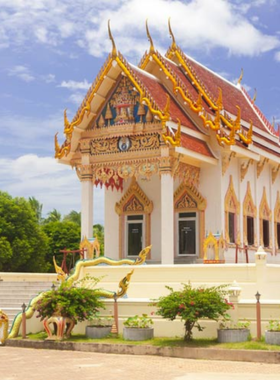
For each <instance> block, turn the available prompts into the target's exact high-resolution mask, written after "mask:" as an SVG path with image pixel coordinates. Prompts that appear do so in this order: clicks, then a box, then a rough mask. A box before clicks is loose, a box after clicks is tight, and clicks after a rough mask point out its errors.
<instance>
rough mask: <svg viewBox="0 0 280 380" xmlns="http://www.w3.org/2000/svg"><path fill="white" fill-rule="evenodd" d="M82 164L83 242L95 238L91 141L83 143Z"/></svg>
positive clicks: (83, 141) (80, 173)
mask: <svg viewBox="0 0 280 380" xmlns="http://www.w3.org/2000/svg"><path fill="white" fill-rule="evenodd" d="M81 153H82V162H81V164H82V165H81V166H80V168H79V178H80V181H81V240H83V239H84V237H86V238H88V239H90V238H92V237H93V183H92V178H93V173H92V166H91V164H90V141H89V140H86V139H85V140H82V141H81Z"/></svg>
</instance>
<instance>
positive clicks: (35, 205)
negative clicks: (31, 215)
mask: <svg viewBox="0 0 280 380" xmlns="http://www.w3.org/2000/svg"><path fill="white" fill-rule="evenodd" d="M28 202H29V204H30V206H31V208H32V210H33V211H34V212H35V215H36V219H37V222H38V224H42V210H43V204H42V203H40V202H39V201H38V200H37V199H36V198H35V197H29V198H28Z"/></svg>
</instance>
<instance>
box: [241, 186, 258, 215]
mask: <svg viewBox="0 0 280 380" xmlns="http://www.w3.org/2000/svg"><path fill="white" fill-rule="evenodd" d="M243 215H244V216H252V217H253V218H256V217H257V208H256V206H255V204H254V201H253V197H252V192H251V186H250V182H249V181H248V182H247V191H246V194H245V197H244V201H243Z"/></svg>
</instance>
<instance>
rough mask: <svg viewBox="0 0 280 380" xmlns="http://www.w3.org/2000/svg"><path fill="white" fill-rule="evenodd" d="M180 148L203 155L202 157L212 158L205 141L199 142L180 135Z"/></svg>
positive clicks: (188, 136) (190, 137)
mask: <svg viewBox="0 0 280 380" xmlns="http://www.w3.org/2000/svg"><path fill="white" fill-rule="evenodd" d="M181 146H182V147H183V148H186V149H190V150H192V151H194V152H197V153H200V154H203V155H204V156H208V157H211V158H214V156H213V154H212V152H211V150H210V149H209V147H208V145H207V143H206V142H205V141H202V140H199V139H197V138H195V137H192V136H190V135H186V134H183V133H182V134H181Z"/></svg>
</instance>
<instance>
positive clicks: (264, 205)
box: [260, 187, 271, 220]
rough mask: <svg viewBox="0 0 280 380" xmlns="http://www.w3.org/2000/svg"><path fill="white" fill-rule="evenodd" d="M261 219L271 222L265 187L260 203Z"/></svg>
mask: <svg viewBox="0 0 280 380" xmlns="http://www.w3.org/2000/svg"><path fill="white" fill-rule="evenodd" d="M260 219H265V220H271V211H270V208H269V205H268V202H267V198H266V190H265V187H264V188H263V195H262V200H261V203H260Z"/></svg>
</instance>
